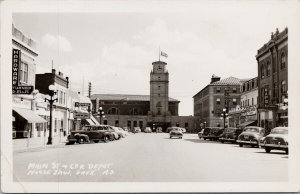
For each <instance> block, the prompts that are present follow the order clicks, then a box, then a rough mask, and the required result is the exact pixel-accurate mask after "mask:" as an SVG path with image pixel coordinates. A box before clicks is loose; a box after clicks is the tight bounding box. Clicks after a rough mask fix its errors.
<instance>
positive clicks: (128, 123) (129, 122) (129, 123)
mask: <svg viewBox="0 0 300 194" xmlns="http://www.w3.org/2000/svg"><path fill="white" fill-rule="evenodd" d="M127 127H129V128H131V121H129V120H128V121H127Z"/></svg>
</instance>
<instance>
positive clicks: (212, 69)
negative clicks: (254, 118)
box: [13, 1, 289, 116]
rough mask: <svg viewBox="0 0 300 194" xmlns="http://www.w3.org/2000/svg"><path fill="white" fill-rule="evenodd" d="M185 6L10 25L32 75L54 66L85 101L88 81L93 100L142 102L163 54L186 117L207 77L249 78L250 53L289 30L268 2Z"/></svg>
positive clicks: (33, 18)
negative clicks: (29, 59) (26, 46)
mask: <svg viewBox="0 0 300 194" xmlns="http://www.w3.org/2000/svg"><path fill="white" fill-rule="evenodd" d="M187 2H191V3H190V4H191V5H189V4H187V7H186V10H184V11H178V12H177V11H166V12H164V11H153V12H151V11H147V12H142V11H136V12H135V11H127V12H121V11H119V12H117V11H116V12H101V11H100V12H90V13H86V12H84V13H83V12H76V13H70V12H68V13H67V12H51V13H41V12H36V13H34V12H31V13H14V14H13V23H14V25H15V26H16V27H17V28H18V29H20V30H21V31H22V32H23V33H24V34H26V35H27V36H30V37H31V38H33V39H34V40H35V41H36V42H37V50H38V53H39V56H38V58H37V61H36V71H37V72H36V73H46V72H50V71H51V68H52V62H51V61H52V60H53V65H54V68H55V69H57V70H58V71H61V72H62V73H63V74H64V76H68V77H69V78H70V81H71V85H70V87H71V89H72V90H74V91H80V92H82V91H83V92H84V94H85V95H87V91H88V82H91V83H92V94H97V93H107V94H148V95H149V94H150V83H149V81H150V71H151V69H152V62H154V61H157V60H158V55H159V48H160V50H161V51H163V52H165V53H167V54H168V58H164V57H161V60H162V61H165V62H166V63H167V64H168V65H167V69H168V72H169V96H170V97H172V98H175V99H177V100H179V101H180V104H179V115H182V116H187V115H193V96H194V95H195V94H196V93H197V92H199V91H200V90H201V89H203V88H204V87H205V86H206V85H207V84H209V82H210V79H211V77H212V75H213V74H214V75H217V76H220V77H221V78H222V79H223V78H227V77H230V76H233V77H237V78H241V79H245V78H253V77H256V76H257V62H256V59H255V55H256V54H257V50H258V49H259V48H260V47H262V46H263V44H265V43H266V42H268V41H269V39H270V36H271V32H275V31H276V28H279V31H282V30H283V29H284V28H285V27H288V26H287V24H288V23H289V21H288V20H289V12H288V7H285V6H284V5H283V6H278V4H274V3H271V2H273V1H263V2H264V3H259V1H254V2H256V3H249V2H250V1H242V2H248V3H247V4H245V5H244V4H243V3H239V4H235V6H228V5H227V6H224V7H222V6H215V5H201V6H200V7H199V10H196V11H195V9H193V11H191V12H189V11H188V10H189V9H192V8H191V6H193V5H192V4H193V3H192V2H193V1H187ZM214 2H216V4H217V2H219V1H214ZM231 2H232V1H231ZM251 2H253V1H251ZM278 2H282V1H277V3H278ZM231 4H232V3H231ZM266 7H268V9H267V8H266ZM160 10H161V9H160Z"/></svg>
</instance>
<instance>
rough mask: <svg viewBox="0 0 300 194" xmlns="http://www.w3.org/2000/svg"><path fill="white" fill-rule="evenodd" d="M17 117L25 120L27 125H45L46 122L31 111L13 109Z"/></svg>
mask: <svg viewBox="0 0 300 194" xmlns="http://www.w3.org/2000/svg"><path fill="white" fill-rule="evenodd" d="M13 111H15V112H16V113H17V114H18V115H19V116H21V117H22V118H24V119H25V120H27V122H28V123H46V122H47V121H46V120H45V119H43V118H42V117H40V116H39V115H37V114H36V113H34V112H33V111H32V110H29V109H24V108H16V107H15V108H13Z"/></svg>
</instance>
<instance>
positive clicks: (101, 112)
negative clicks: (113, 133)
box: [97, 106, 105, 125]
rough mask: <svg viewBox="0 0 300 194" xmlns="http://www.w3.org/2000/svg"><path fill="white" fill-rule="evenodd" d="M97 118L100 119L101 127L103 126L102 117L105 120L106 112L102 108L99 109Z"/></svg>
mask: <svg viewBox="0 0 300 194" xmlns="http://www.w3.org/2000/svg"><path fill="white" fill-rule="evenodd" d="M97 117H100V125H102V117H103V118H105V115H104V111H102V106H100V107H99V111H98V113H97Z"/></svg>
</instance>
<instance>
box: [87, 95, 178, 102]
mask: <svg viewBox="0 0 300 194" xmlns="http://www.w3.org/2000/svg"><path fill="white" fill-rule="evenodd" d="M96 98H99V99H100V100H122V101H150V95H132V94H93V95H91V100H94V99H96ZM169 101H170V102H179V100H176V99H174V98H169Z"/></svg>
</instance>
